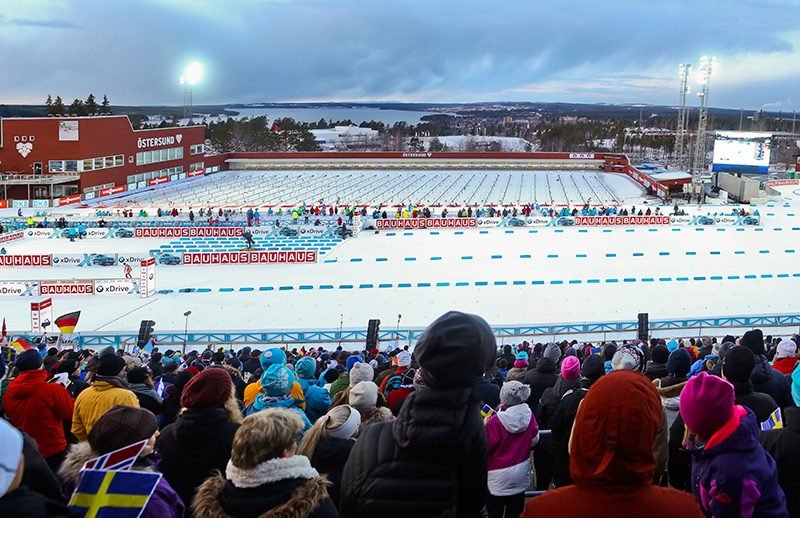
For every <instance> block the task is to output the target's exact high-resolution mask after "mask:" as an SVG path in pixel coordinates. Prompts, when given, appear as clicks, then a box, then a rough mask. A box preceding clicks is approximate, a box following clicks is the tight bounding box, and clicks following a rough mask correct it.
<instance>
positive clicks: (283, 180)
mask: <svg viewBox="0 0 800 560" xmlns="http://www.w3.org/2000/svg"><path fill="white" fill-rule="evenodd" d="M641 198H642V189H641V187H639V186H638V185H637V184H636V183H635V182H634V181H632V180H631V179H630V178H628V177H627V176H624V175H620V174H612V173H603V172H601V171H516V170H515V171H494V170H480V169H458V167H457V166H453V167H452V168H451V169H447V170H440V171H430V170H407V169H406V170H345V171H315V170H308V169H303V170H298V171H284V170H280V171H278V170H276V171H225V172H221V173H217V174H212V175H209V176H206V177H201V178H197V179H193V180H188V181H185V182H181V183H177V184H175V185H171V186H170V188H164V187H163V186H162V187H159V188H153V189H148V190H147V191H144V192H137V191H128V192H127V193H125V194H124V195H122V196H120V197H116V198H115V199H113V205H115V206H127V207H134V208H136V207H161V208H163V207H168V206H176V207H181V208H187V207H195V208H197V207H199V206H201V205H205V206H211V207H219V206H233V207H237V206H264V207H268V206H283V207H298V206H302V205H303V204H304V203H305V204H307V205H315V204H318V203H321V202H325V203H327V204H328V205H333V204H341V205H357V206H368V207H386V206H389V207H392V206H407V205H414V206H431V207H461V206H475V205H479V206H481V207H484V206H496V207H497V206H520V205H522V204H531V203H533V204H538V205H542V206H573V207H574V206H583V205H584V204H586V203H589V204H591V205H594V206H596V205H600V206H618V205H621V204H623V203H631V202H632V203H633V204H636V203H638V202H640V200H641ZM111 203H112V202H111V201H110V200H109V199H99V200H96V201H87V203H86V204H87V206H90V207H92V206H107V205H109V204H111Z"/></svg>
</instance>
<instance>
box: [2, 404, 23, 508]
mask: <svg viewBox="0 0 800 560" xmlns="http://www.w3.org/2000/svg"><path fill="white" fill-rule="evenodd" d="M21 455H22V434H21V433H19V431H18V430H17V429H16V428H14V427H13V426H12V425H11V424H9V423H8V422H6V421H5V420H3V419H2V418H0V496H3V495H4V494H5V493H6V492H7V491H8V489H9V488H11V483H12V482H14V479H15V478H16V477H17V468H18V467H19V458H20V456H21Z"/></svg>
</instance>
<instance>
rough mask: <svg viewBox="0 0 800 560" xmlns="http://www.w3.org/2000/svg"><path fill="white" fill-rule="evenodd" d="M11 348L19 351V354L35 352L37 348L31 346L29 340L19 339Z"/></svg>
mask: <svg viewBox="0 0 800 560" xmlns="http://www.w3.org/2000/svg"><path fill="white" fill-rule="evenodd" d="M11 347H12V348H14V350H16V351H17V354H21V353H22V352H25V351H26V350H35V349H36V347H35V346H33V345H32V344H31V341H30V340H28V339H27V338H18V339H17V340H15V341H13V342H12V343H11Z"/></svg>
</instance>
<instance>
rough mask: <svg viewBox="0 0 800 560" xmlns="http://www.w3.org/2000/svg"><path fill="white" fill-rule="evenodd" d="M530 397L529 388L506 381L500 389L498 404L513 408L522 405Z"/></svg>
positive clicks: (522, 384) (516, 382)
mask: <svg viewBox="0 0 800 560" xmlns="http://www.w3.org/2000/svg"><path fill="white" fill-rule="evenodd" d="M530 396H531V388H530V387H529V386H528V385H525V384H524V383H520V382H519V381H506V382H505V383H503V386H502V387H501V388H500V404H502V405H504V406H515V405H518V404H522V403H524V402H525V401H527V400H528V398H529V397H530Z"/></svg>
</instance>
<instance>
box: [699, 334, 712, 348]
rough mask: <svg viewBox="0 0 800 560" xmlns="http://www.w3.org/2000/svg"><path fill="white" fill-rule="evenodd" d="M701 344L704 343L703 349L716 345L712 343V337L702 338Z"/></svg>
mask: <svg viewBox="0 0 800 560" xmlns="http://www.w3.org/2000/svg"><path fill="white" fill-rule="evenodd" d="M700 342H701V343H702V345H703V348H708V347H709V346H711V345H712V344H714V343H713V342H712V341H711V337H710V336H701V337H700Z"/></svg>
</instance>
